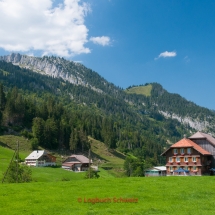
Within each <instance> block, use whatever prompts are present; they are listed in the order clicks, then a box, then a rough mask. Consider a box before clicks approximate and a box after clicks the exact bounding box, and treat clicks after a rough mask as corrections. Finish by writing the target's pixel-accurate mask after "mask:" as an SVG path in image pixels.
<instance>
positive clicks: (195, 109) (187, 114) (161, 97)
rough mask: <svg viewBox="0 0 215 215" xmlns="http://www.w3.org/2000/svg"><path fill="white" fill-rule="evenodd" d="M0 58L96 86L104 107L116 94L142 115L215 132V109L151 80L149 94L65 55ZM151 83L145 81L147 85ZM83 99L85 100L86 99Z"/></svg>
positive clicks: (23, 66)
mask: <svg viewBox="0 0 215 215" xmlns="http://www.w3.org/2000/svg"><path fill="white" fill-rule="evenodd" d="M0 60H2V61H5V62H11V63H13V64H14V65H18V66H20V67H21V68H28V69H30V70H32V71H34V72H37V73H40V74H43V75H48V76H50V77H53V78H58V79H63V80H64V81H68V82H69V83H71V84H73V85H75V86H82V87H84V88H85V89H87V88H88V89H90V90H93V91H95V92H96V93H99V94H101V98H100V104H102V106H103V108H105V103H106V102H107V100H106V99H105V98H106V97H108V98H109V99H112V98H113V101H115V102H116V101H119V102H120V103H121V105H123V103H124V102H125V103H127V104H128V105H129V106H130V109H133V111H135V112H136V113H137V114H139V116H140V117H142V116H144V115H147V114H149V115H151V116H152V115H153V114H154V113H156V114H157V115H158V114H161V115H162V116H163V117H165V118H169V119H176V120H177V121H178V122H180V123H182V124H184V125H185V126H186V125H189V126H190V127H192V128H194V129H196V130H201V131H202V130H203V131H205V130H209V131H210V132H214V124H215V122H214V121H215V120H214V115H215V114H214V113H215V112H214V111H211V110H209V109H207V108H203V107H200V106H198V105H196V104H194V103H193V102H189V101H187V100H186V99H184V98H183V97H181V96H180V95H178V94H171V93H168V92H167V91H166V90H165V89H163V87H162V86H161V85H160V84H157V83H152V84H151V86H152V87H151V91H150V95H147V96H144V95H137V94H135V93H133V94H132V93H131V94H127V93H126V92H124V91H122V89H120V88H118V87H116V86H114V85H113V84H111V83H109V82H108V81H106V80H105V79H104V78H102V77H101V76H100V75H99V74H98V73H96V72H93V71H92V70H91V69H88V68H86V67H85V66H84V65H82V64H80V63H75V62H72V61H67V60H65V59H63V58H59V57H47V56H44V57H42V58H38V57H32V56H27V55H20V54H14V53H13V54H11V55H8V56H1V57H0ZM149 85H150V84H146V86H149ZM134 87H136V88H138V86H133V87H130V88H129V90H131V89H133V88H134ZM139 87H140V86H139ZM141 87H142V86H141ZM84 88H82V90H83V89H84ZM70 96H71V97H74V94H71V93H70ZM114 99H115V100H114ZM116 99H117V100H116ZM84 103H86V102H85V101H84ZM91 103H94V101H93V100H92V101H91ZM86 104H87V103H86ZM113 104H114V103H113ZM96 105H98V102H96ZM109 108H110V106H109ZM106 109H107V108H106ZM185 110H186V111H185ZM107 111H108V110H107ZM156 114H154V115H156Z"/></svg>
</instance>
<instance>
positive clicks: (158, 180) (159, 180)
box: [0, 176, 215, 215]
mask: <svg viewBox="0 0 215 215" xmlns="http://www.w3.org/2000/svg"><path fill="white" fill-rule="evenodd" d="M214 197H215V177H209V176H208V177H147V178H109V179H103V180H100V179H87V180H84V179H83V180H74V181H61V182H49V183H45V182H44V183H42V182H38V183H23V184H1V185H0V205H1V207H0V214H7V215H19V214H23V215H25V214H26V215H29V214H31V215H34V214H35V215H44V214H46V215H49V214H50V215H59V214H60V215H68V214H76V215H79V214H80V215H82V214H83V215H85V214H86V215H98V214H101V215H106V214H111V215H113V214H117V215H119V214H123V215H126V214H127V215H128V214H129V215H131V214H135V215H138V214H144V215H145V214H156V215H159V214H163V215H168V214H171V215H172V214H186V215H189V214H190V215H193V214H197V215H198V214H199V215H204V214H205V215H210V214H211V215H212V214H214V199H215V198H214ZM120 198H121V199H120ZM126 199H127V200H128V199H136V201H137V202H123V201H125V200H126ZM105 200H106V202H103V203H95V204H93V203H92V202H93V201H105Z"/></svg>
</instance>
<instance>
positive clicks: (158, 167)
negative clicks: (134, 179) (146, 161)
mask: <svg viewBox="0 0 215 215" xmlns="http://www.w3.org/2000/svg"><path fill="white" fill-rule="evenodd" d="M145 171H146V172H147V171H156V172H158V171H166V167H165V166H155V167H152V168H149V169H146V170H145Z"/></svg>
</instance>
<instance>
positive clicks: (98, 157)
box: [89, 137, 125, 177]
mask: <svg viewBox="0 0 215 215" xmlns="http://www.w3.org/2000/svg"><path fill="white" fill-rule="evenodd" d="M89 139H90V140H91V150H92V157H93V160H94V161H96V163H97V164H98V165H99V170H100V171H101V173H105V171H106V174H105V177H122V176H124V170H123V164H124V160H125V155H123V154H122V153H120V152H118V151H116V150H108V148H107V147H106V146H105V144H104V143H102V142H100V141H97V140H95V139H92V138H90V137H89ZM104 170H105V171H104Z"/></svg>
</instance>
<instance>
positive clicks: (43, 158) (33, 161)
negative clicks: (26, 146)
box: [25, 150, 56, 167]
mask: <svg viewBox="0 0 215 215" xmlns="http://www.w3.org/2000/svg"><path fill="white" fill-rule="evenodd" d="M25 164H27V165H28V166H37V167H40V166H55V165H56V157H55V156H53V155H51V154H49V153H48V152H47V151H45V150H35V151H33V152H32V153H31V154H30V155H28V157H26V158H25Z"/></svg>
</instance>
